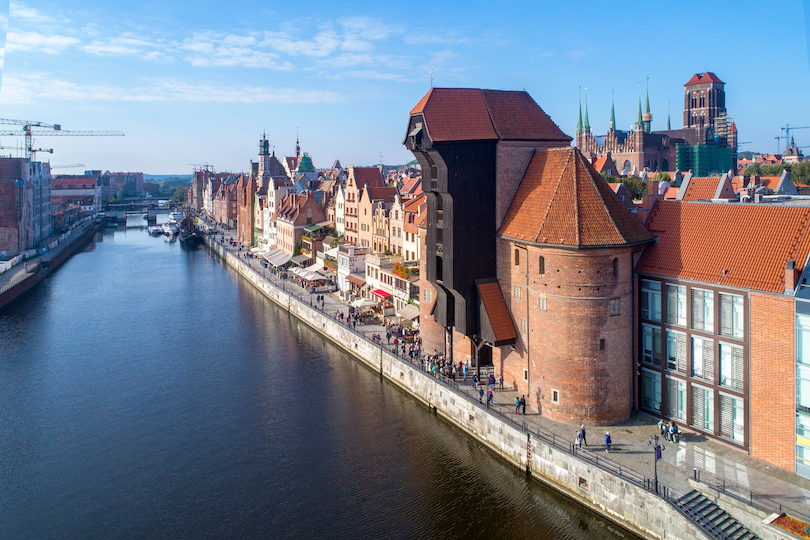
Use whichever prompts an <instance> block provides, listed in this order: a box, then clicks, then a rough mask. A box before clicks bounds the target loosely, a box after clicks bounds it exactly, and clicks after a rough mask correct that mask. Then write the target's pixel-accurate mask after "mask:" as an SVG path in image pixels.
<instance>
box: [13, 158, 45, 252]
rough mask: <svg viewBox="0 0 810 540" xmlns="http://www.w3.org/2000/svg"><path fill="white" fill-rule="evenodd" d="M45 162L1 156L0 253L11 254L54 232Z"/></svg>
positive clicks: (38, 241) (27, 248)
mask: <svg viewBox="0 0 810 540" xmlns="http://www.w3.org/2000/svg"><path fill="white" fill-rule="evenodd" d="M51 214H52V211H51V174H50V165H49V164H47V163H40V162H30V161H29V160H27V159H25V158H0V252H7V254H8V255H14V254H16V253H17V252H19V251H25V250H29V249H32V248H34V247H36V246H37V245H38V244H39V243H40V242H42V241H43V240H45V239H46V238H48V236H50V235H51V234H52V233H53V225H52V219H51Z"/></svg>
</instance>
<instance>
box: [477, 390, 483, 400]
mask: <svg viewBox="0 0 810 540" xmlns="http://www.w3.org/2000/svg"><path fill="white" fill-rule="evenodd" d="M478 402H479V403H483V402H484V389H483V388H479V389H478Z"/></svg>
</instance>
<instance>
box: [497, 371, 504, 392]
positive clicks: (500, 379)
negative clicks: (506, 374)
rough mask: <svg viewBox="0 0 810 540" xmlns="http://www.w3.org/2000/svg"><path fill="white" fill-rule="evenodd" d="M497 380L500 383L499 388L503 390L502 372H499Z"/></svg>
mask: <svg viewBox="0 0 810 540" xmlns="http://www.w3.org/2000/svg"><path fill="white" fill-rule="evenodd" d="M498 382H500V383H501V390H503V374H501V376H500V377H498Z"/></svg>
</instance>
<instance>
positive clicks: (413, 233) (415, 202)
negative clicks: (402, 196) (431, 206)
mask: <svg viewBox="0 0 810 540" xmlns="http://www.w3.org/2000/svg"><path fill="white" fill-rule="evenodd" d="M426 208H427V202H426V198H425V195H424V193H421V192H420V193H419V195H418V196H416V197H414V198H412V199H409V200H407V201H405V204H404V205H403V207H402V213H403V216H404V217H403V225H402V256H403V257H404V259H405V261H406V262H417V261H419V254H420V249H419V246H420V243H419V231H418V229H417V227H416V220H417V219H418V218H419V216H420V215H422V214H423V213H424V212H425V210H426Z"/></svg>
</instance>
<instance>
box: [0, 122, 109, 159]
mask: <svg viewBox="0 0 810 540" xmlns="http://www.w3.org/2000/svg"><path fill="white" fill-rule="evenodd" d="M0 125H13V126H22V131H0V137H25V157H26V159H28V160H29V161H31V160H33V158H35V157H36V153H37V152H48V153H51V154H52V153H53V149H42V148H37V149H34V148H33V146H32V145H33V137H34V136H37V137H43V136H45V137H52V136H60V137H123V136H124V134H123V133H121V132H120V131H63V130H62V126H61V125H60V124H46V123H45V122H40V121H37V120H11V119H8V118H0ZM32 128H43V129H37V130H35V129H32Z"/></svg>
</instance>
